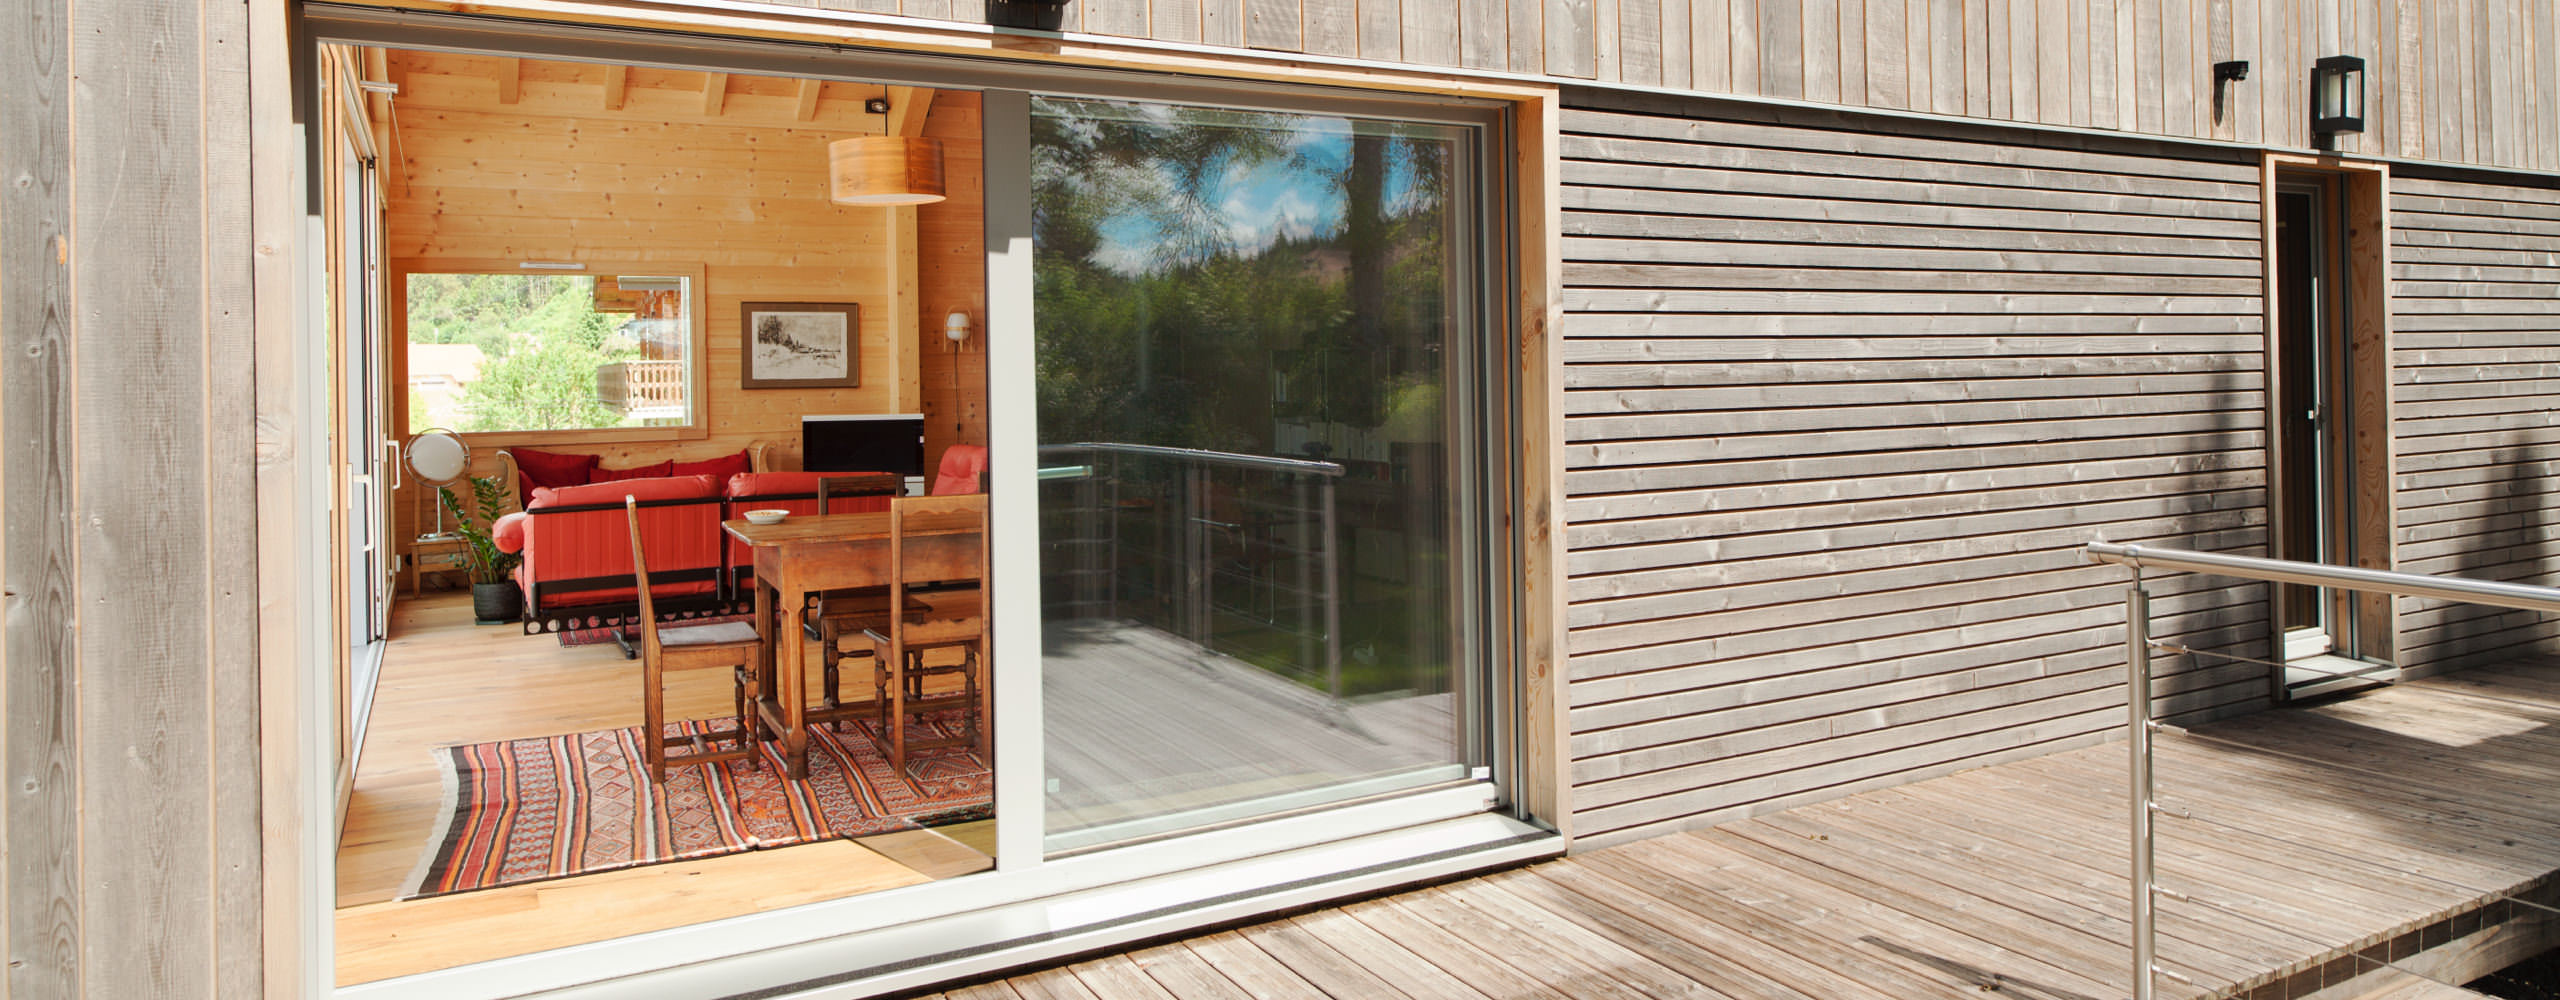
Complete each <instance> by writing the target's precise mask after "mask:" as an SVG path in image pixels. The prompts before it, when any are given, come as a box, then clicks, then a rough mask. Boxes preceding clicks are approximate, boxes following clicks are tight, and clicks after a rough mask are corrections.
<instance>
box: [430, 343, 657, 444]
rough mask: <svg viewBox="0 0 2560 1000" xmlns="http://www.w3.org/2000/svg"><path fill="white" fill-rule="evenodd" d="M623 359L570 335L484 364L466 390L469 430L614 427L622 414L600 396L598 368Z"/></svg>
mask: <svg viewBox="0 0 2560 1000" xmlns="http://www.w3.org/2000/svg"><path fill="white" fill-rule="evenodd" d="M614 360H623V359H622V358H616V357H613V356H609V355H606V354H604V353H602V352H600V351H596V350H593V349H590V348H586V347H582V346H580V345H578V344H577V343H576V342H575V341H573V340H569V339H565V338H558V337H554V338H548V339H541V340H532V341H530V342H528V343H524V344H520V345H518V346H517V347H516V349H515V350H512V351H509V352H507V354H506V356H505V357H501V358H498V359H496V360H493V361H490V362H488V363H487V364H484V365H482V366H481V368H480V378H479V380H478V381H476V382H473V383H471V384H470V386H468V387H467V388H465V389H464V390H463V392H462V412H463V417H462V427H461V428H460V429H461V430H465V431H521V430H563V429H567V428H583V427H613V426H617V425H619V424H620V423H621V422H622V416H621V415H620V414H617V413H615V412H613V411H612V410H610V409H607V408H606V407H605V405H604V404H603V403H602V402H599V401H598V400H597V399H596V369H597V368H599V367H601V366H603V365H605V364H607V363H609V362H610V361H614Z"/></svg>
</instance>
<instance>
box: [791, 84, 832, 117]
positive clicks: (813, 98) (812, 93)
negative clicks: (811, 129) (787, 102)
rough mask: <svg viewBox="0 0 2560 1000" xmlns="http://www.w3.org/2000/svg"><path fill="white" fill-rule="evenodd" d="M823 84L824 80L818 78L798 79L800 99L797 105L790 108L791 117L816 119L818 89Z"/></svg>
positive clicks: (823, 85)
mask: <svg viewBox="0 0 2560 1000" xmlns="http://www.w3.org/2000/svg"><path fill="white" fill-rule="evenodd" d="M825 86H826V84H825V83H824V82H821V81H818V80H802V81H800V99H799V103H798V105H797V106H795V107H794V108H793V109H792V117H794V118H797V119H799V120H801V121H804V122H813V121H817V120H818V90H819V89H820V88H822V87H825Z"/></svg>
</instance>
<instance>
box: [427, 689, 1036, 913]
mask: <svg viewBox="0 0 2560 1000" xmlns="http://www.w3.org/2000/svg"><path fill="white" fill-rule="evenodd" d="M958 722H959V717H958V714H957V713H953V714H952V715H951V717H949V718H939V719H929V720H927V723H928V725H927V727H926V729H925V731H923V732H922V733H920V734H917V735H922V736H926V737H933V736H941V735H946V734H950V733H952V732H954V731H955V730H954V728H953V727H954V726H956V725H957V724H958ZM723 724H724V725H725V722H724V723H723ZM705 726H706V724H705V723H700V722H680V723H670V724H669V725H668V732H669V733H670V734H673V733H675V732H677V731H683V732H687V733H691V732H698V731H701V730H702V729H703V728H705ZM436 753H437V755H438V757H439V758H440V760H439V762H440V763H441V764H442V765H443V766H444V780H445V799H444V808H443V810H442V812H441V813H440V814H439V815H438V817H437V822H436V826H435V829H434V833H433V836H432V839H431V840H430V841H429V842H428V850H427V854H426V857H424V858H423V859H421V860H420V862H419V865H418V870H417V872H416V873H415V874H414V875H412V876H411V877H410V880H409V884H408V886H407V887H406V890H405V891H403V892H402V893H401V898H403V899H420V898H424V897H428V896H441V895H444V894H446V893H453V892H463V891H466V890H471V889H487V888H492V887H495V886H502V885H514V884H517V883H520V882H534V881H540V880H542V879H552V878H564V877H567V876H571V875H584V874H589V873H593V872H601V871H610V870H613V869H616V868H630V867H634V866H638V865H648V864H659V863H662V862H668V861H681V860H685V859H688V858H704V857H712V856H715V855H721V854H733V853H736V852H739V851H749V850H755V849H758V848H765V847H782V846H787V845H791V844H802V843H808V842H810V841H814V840H824V839H827V838H831V837H862V836H869V835H871V834H875V833H886V832H889V831H893V830H905V829H910V828H914V827H917V826H925V825H933V824H937V823H945V822H957V821H960V820H966V819H982V818H985V817H986V816H987V815H990V813H989V812H988V810H989V809H990V808H991V805H992V802H993V798H992V792H993V789H994V783H993V780H992V778H991V776H990V775H989V774H988V771H987V762H986V761H984V760H981V759H980V758H979V757H978V755H977V753H976V752H974V751H972V750H970V749H968V748H966V747H954V748H947V749H941V750H931V751H918V752H915V753H911V754H909V755H908V757H907V768H906V773H904V774H900V773H898V770H897V769H896V768H893V767H891V766H889V760H888V757H887V755H886V754H884V753H882V752H881V751H880V749H879V747H878V745H877V744H876V743H875V742H874V740H873V732H872V728H871V725H870V723H869V722H868V721H857V722H848V723H846V724H845V729H844V732H842V733H837V732H835V731H833V730H832V729H830V728H829V727H826V726H816V727H812V739H811V740H810V744H809V778H808V780H807V781H787V780H784V778H783V777H782V760H781V756H780V744H779V742H778V741H766V742H765V743H764V744H763V753H762V755H761V756H762V763H763V766H762V767H761V768H759V769H757V770H753V771H750V770H748V769H747V762H746V761H743V760H731V761H720V762H718V763H715V764H694V765H687V766H679V767H670V768H668V769H667V780H666V783H665V784H663V785H654V784H652V783H651V782H650V781H649V770H648V765H647V763H646V762H645V761H644V760H643V759H642V758H641V756H640V728H639V727H637V726H633V727H630V728H627V729H606V730H599V731H597V732H592V733H574V734H571V735H567V736H545V737H535V738H532V739H522V740H506V741H501V742H496V743H470V744H464V745H461V746H451V747H442V748H439V749H438V750H437V751H436Z"/></svg>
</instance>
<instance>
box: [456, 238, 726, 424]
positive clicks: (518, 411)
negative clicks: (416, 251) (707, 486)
mask: <svg viewBox="0 0 2560 1000" xmlns="http://www.w3.org/2000/svg"><path fill="white" fill-rule="evenodd" d="M691 285H692V282H691V280H690V279H689V278H687V277H684V276H681V275H641V274H634V275H587V274H540V273H515V274H509V273H456V272H413V273H411V274H409V275H408V278H407V282H406V285H405V291H406V293H407V294H406V300H407V310H406V317H407V320H408V323H407V326H408V341H409V343H408V379H409V412H408V418H409V427H410V428H412V429H413V430H414V429H424V428H428V427H443V428H447V429H450V430H456V431H461V432H464V433H475V432H523V431H563V430H596V429H604V428H624V427H682V426H686V425H689V424H691V423H693V422H694V420H695V416H696V413H697V411H698V409H699V402H698V401H699V398H700V394H699V393H698V392H697V391H696V386H697V385H698V384H699V382H698V380H697V379H696V377H695V367H696V366H695V358H694V357H693V355H694V350H693V334H692V330H693V321H692V316H691V310H692V309H693V307H694V306H693V289H692V287H691Z"/></svg>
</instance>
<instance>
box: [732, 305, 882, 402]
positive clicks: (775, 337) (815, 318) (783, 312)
mask: <svg viewBox="0 0 2560 1000" xmlns="http://www.w3.org/2000/svg"><path fill="white" fill-rule="evenodd" d="M740 308H741V311H742V315H741V316H740V317H739V330H740V331H741V335H742V336H743V337H744V338H745V340H744V345H743V350H742V351H741V352H740V354H739V357H741V358H743V359H744V363H743V365H742V367H743V368H744V369H745V377H744V380H743V384H744V386H745V387H746V388H749V389H826V388H836V387H850V386H855V385H860V384H862V382H861V378H862V370H861V364H860V360H859V355H860V353H861V352H860V351H859V350H858V349H857V348H858V346H859V345H857V344H856V343H855V341H854V338H855V335H856V334H857V333H858V332H859V331H861V329H862V307H861V306H859V305H856V304H854V303H851V302H749V303H747V304H745V305H744V306H742V307H740Z"/></svg>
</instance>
